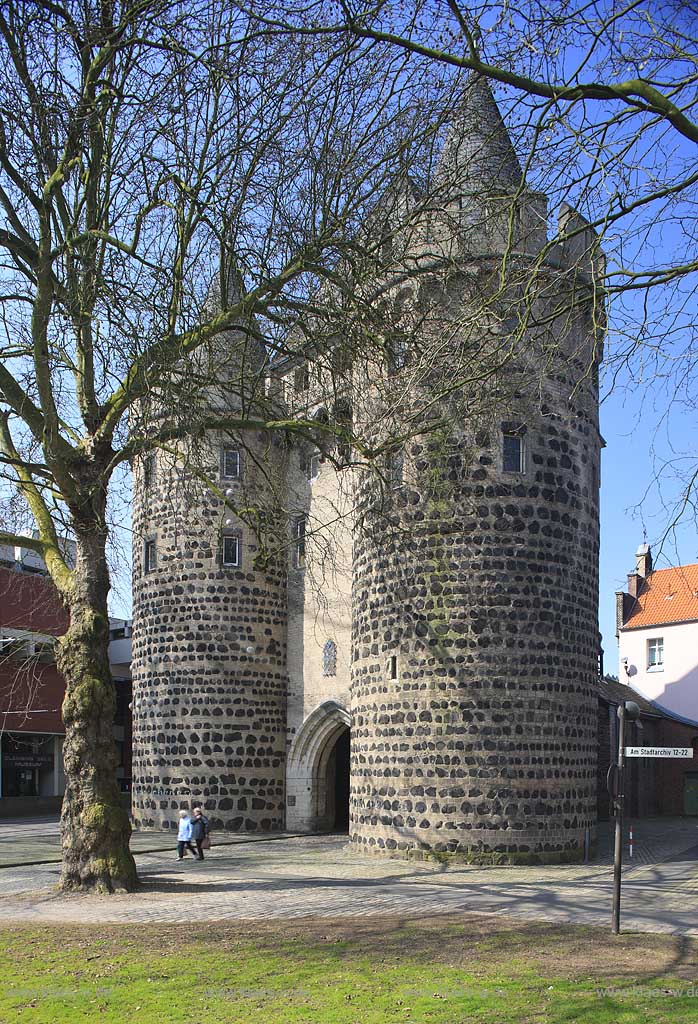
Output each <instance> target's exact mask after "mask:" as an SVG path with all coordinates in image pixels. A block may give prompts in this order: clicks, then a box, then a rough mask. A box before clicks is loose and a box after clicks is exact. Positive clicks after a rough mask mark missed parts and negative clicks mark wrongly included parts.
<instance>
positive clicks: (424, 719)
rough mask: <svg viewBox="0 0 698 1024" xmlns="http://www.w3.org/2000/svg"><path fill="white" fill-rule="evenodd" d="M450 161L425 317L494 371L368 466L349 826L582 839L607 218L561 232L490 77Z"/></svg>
mask: <svg viewBox="0 0 698 1024" xmlns="http://www.w3.org/2000/svg"><path fill="white" fill-rule="evenodd" d="M441 173H442V182H443V195H444V196H445V197H446V201H445V202H444V211H443V214H441V215H439V217H437V218H434V217H433V215H430V216H431V220H430V222H429V224H428V234H427V233H426V232H425V237H426V238H427V239H428V243H429V255H430V258H431V259H433V258H434V252H435V250H436V248H437V246H438V245H440V246H441V252H442V255H443V256H444V259H445V261H447V262H448V264H449V269H448V276H447V279H444V278H443V276H442V277H441V278H440V280H437V279H436V277H435V278H434V282H433V287H432V288H431V290H430V289H429V287H428V286H427V285H426V284H425V283H424V281H423V282H422V286H421V289H420V295H421V300H420V301H421V302H422V303H431V307H430V308H429V309H427V307H426V305H425V306H424V314H425V315H424V317H423V318H422V323H423V325H426V326H422V328H421V330H422V331H423V332H428V330H429V327H428V325H429V323H431V324H432V328H433V330H434V339H432V340H435V339H436V338H437V336H438V339H439V346H437V345H436V344H435V345H434V350H435V351H436V350H438V351H439V359H440V361H441V362H444V363H446V364H447V365H449V366H450V365H453V367H454V369H453V372H452V374H451V377H452V379H455V378H456V377H457V375H458V373H459V372H460V373H462V375H463V377H464V378H466V380H467V378H468V376H469V377H470V380H471V381H472V382H473V383H467V382H466V383H464V385H463V387H462V388H461V389H460V391H459V393H458V395H456V396H453V397H450V398H449V399H448V401H446V400H444V401H442V402H441V403H440V405H439V408H440V411H441V412H442V413H443V414H444V418H445V419H446V420H448V422H449V425H448V427H447V428H443V429H441V430H439V431H435V432H433V433H431V434H425V435H424V436H423V438H420V439H418V440H417V441H411V442H407V443H406V445H405V446H404V448H403V449H402V451H401V452H399V453H398V458H397V459H396V458H395V457H393V466H392V468H390V467H389V468H388V469H387V470H386V473H385V474H384V476H383V478H382V479H379V478H378V477H377V476H376V475H375V474H368V473H367V474H365V475H364V476H363V478H362V481H361V482H360V483H359V495H358V508H359V510H360V514H359V515H358V516H357V527H356V532H355V537H354V578H353V586H354V591H353V655H352V658H353V664H352V696H351V712H352V746H351V758H352V763H351V824H350V836H351V840H352V843H353V844H355V846H357V848H360V849H363V850H366V851H374V852H384V853H390V852H391V851H392V852H395V853H400V852H403V853H409V852H411V851H414V852H415V853H417V855H419V854H418V851H422V852H423V853H428V852H431V851H436V852H446V853H448V852H451V853H457V854H463V855H465V856H466V857H469V858H476V859H477V858H480V859H483V860H488V859H496V858H501V859H504V860H508V861H512V862H516V861H521V862H526V861H527V860H529V859H539V860H549V861H556V860H568V859H569V860H573V859H579V858H581V857H582V856H583V853H584V849H585V843H589V842H591V843H593V841H594V838H595V837H594V829H595V821H596V806H595V805H596V715H597V710H596V708H597V701H596V679H597V653H598V614H597V600H598V549H599V519H598V485H599V454H600V447H601V443H602V442H601V439H600V436H599V431H598V384H597V372H596V371H597V361H598V359H599V357H600V344H601V341H600V326H599V325H600V324H601V323H602V312H600V311H599V308H598V303H595V295H596V294H597V271H598V269H599V267H598V258H599V257H598V252H597V251H596V250H595V237H594V235H593V233H592V232H591V231H590V230H589V229H587V227H586V225H585V224H584V222H583V221H582V219H581V218H580V217H579V216H578V215H577V214H575V213H574V212H573V211H571V210H567V209H566V210H564V211H563V213H562V215H561V219H560V228H559V236H558V238H557V239H556V240H553V241H552V242H548V241H547V239H546V217H547V211H546V207H545V199H544V197H542V196H540V195H537V194H531V193H529V192H527V191H526V189H525V187H524V183H523V181H522V173H521V170H520V168H519V166H518V163H517V162H516V157H515V155H514V151H513V149H512V147H511V143H510V141H509V139H508V137H507V136H506V131H505V129H504V126H503V124H502V120H501V116H500V115H499V112H498V110H497V108H496V106H495V104H494V100H493V99H492V96H491V94H490V92H489V89H488V88H487V86H486V85H484V84H483V83H481V82H478V81H475V82H474V83H473V86H472V87H471V89H470V90H469V95H468V97H467V100H466V106H465V108H464V111H463V113H462V116H461V118H460V119H459V120H458V121H457V122H456V124H455V125H454V128H453V133H452V136H451V138H450V139H449V140H448V141H447V144H446V147H445V151H444V156H443V164H442V172H441ZM433 208H434V204H432V209H433ZM505 252H506V263H504V253H505ZM503 266H505V267H506V270H505V275H504V278H503V276H502V268H503ZM437 323H440V324H441V329H440V330H438V331H436V330H435V325H436V324H437ZM444 338H450V339H451V340H450V341H449V342H448V344H449V345H450V346H451V349H450V352H448V351H445V350H444V347H443V339H444ZM424 342H425V337H422V339H421V345H420V348H421V350H422V351H425V350H426V351H428V350H429V345H428V344H424ZM476 360H480V361H481V363H482V373H478V370H477V362H476ZM468 367H470V370H469V372H466V370H467V368H468ZM493 367H496V368H495V369H493ZM402 372H403V373H404V374H405V379H406V380H407V377H408V375H409V373H410V365H409V359H408V361H407V364H406V366H405V368H404V369H403V370H402ZM449 372H450V371H449ZM436 378H437V387H439V386H440V385H439V383H438V374H436ZM421 380H422V381H423V380H424V373H422V374H421ZM441 381H442V382H443V379H442V378H441ZM407 390H408V389H407V388H406V387H402V386H398V384H396V385H395V388H394V391H395V393H400V394H403V393H405V392H406V391H407ZM422 400H423V399H422ZM426 404H427V403H426V402H425V405H426ZM383 418H385V417H383ZM375 420H376V422H378V421H379V417H378V416H376V417H375Z"/></svg>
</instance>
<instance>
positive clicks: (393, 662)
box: [390, 654, 397, 679]
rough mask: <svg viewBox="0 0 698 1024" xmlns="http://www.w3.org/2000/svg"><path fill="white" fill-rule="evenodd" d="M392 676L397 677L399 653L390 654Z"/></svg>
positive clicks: (392, 677)
mask: <svg viewBox="0 0 698 1024" xmlns="http://www.w3.org/2000/svg"><path fill="white" fill-rule="evenodd" d="M390 678H391V679H397V654H391V655H390Z"/></svg>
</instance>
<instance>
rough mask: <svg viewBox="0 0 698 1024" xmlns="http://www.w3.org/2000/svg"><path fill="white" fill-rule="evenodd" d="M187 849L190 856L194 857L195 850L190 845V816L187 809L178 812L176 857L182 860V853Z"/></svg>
mask: <svg viewBox="0 0 698 1024" xmlns="http://www.w3.org/2000/svg"><path fill="white" fill-rule="evenodd" d="M186 850H189V851H190V853H191V855H192V857H196V850H195V849H194V847H193V846H192V845H191V818H190V817H189V812H188V811H180V812H179V830H178V832H177V857H178V859H179V860H184V854H185V852H186Z"/></svg>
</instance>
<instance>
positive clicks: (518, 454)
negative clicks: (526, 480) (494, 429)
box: [502, 423, 526, 473]
mask: <svg viewBox="0 0 698 1024" xmlns="http://www.w3.org/2000/svg"><path fill="white" fill-rule="evenodd" d="M525 434H526V428H525V427H524V426H522V425H521V424H517V423H503V424H502V472H504V473H525V472H526V441H525Z"/></svg>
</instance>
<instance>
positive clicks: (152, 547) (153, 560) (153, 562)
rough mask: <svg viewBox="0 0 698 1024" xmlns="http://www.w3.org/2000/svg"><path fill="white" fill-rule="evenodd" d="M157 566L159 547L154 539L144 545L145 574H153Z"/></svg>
mask: <svg viewBox="0 0 698 1024" xmlns="http://www.w3.org/2000/svg"><path fill="white" fill-rule="evenodd" d="M156 566H157V545H156V543H155V540H154V539H152V538H151V539H150V540H147V541H146V542H145V544H144V545H143V572H153V570H154V569H155V568H156Z"/></svg>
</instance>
